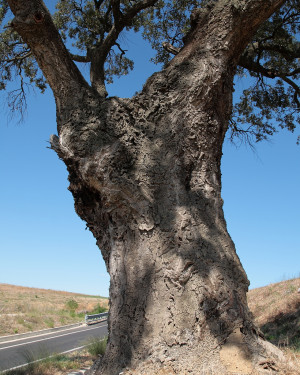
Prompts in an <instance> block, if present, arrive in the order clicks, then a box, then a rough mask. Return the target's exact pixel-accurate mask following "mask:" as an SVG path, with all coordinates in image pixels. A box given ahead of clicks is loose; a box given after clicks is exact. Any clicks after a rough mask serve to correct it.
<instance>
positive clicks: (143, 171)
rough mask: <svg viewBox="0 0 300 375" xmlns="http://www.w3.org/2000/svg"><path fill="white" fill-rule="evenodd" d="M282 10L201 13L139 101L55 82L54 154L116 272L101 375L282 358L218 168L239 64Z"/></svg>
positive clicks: (204, 369) (252, 6) (210, 368)
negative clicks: (251, 298) (265, 324)
mask: <svg viewBox="0 0 300 375" xmlns="http://www.w3.org/2000/svg"><path fill="white" fill-rule="evenodd" d="M15 2H16V1H11V3H15ZM282 3H283V1H282V0H281V1H279V0H278V1H275V0H273V1H266V0H257V1H234V0H232V1H227V0H226V1H219V2H217V4H216V5H215V6H214V7H213V9H212V10H207V11H206V12H195V14H194V29H193V31H192V32H191V33H190V34H189V36H188V37H187V39H186V44H185V47H184V48H183V50H182V51H181V52H180V53H179V54H178V55H177V56H176V57H175V58H174V59H173V60H172V62H171V63H170V64H169V66H168V67H166V68H165V69H164V70H163V71H162V72H160V73H156V74H154V75H153V76H152V77H151V78H150V79H149V80H148V81H147V83H146V84H145V87H144V89H143V91H142V92H141V93H140V94H138V95H136V96H135V97H134V98H132V99H119V98H108V99H103V98H101V97H100V96H98V95H97V94H96V93H95V92H94V91H93V90H92V89H90V88H88V87H87V85H85V84H82V83H81V79H77V78H76V79H74V80H72V77H71V76H73V77H75V76H76V75H77V74H78V72H77V71H76V67H75V66H72V67H69V68H68V69H69V71H70V70H71V71H74V72H73V73H72V74H71V75H69V76H67V77H66V75H65V72H64V71H62V72H61V73H60V72H59V69H58V71H56V72H55V74H56V75H57V74H60V77H61V79H60V78H58V80H59V81H60V86H59V87H58V86H57V85H56V81H55V80H57V77H56V78H55V77H54V75H53V81H51V77H52V76H51V75H48V80H49V82H50V84H51V85H52V86H54V87H53V91H54V92H55V96H56V100H57V106H58V107H57V108H58V112H57V119H58V129H59V138H58V137H56V136H53V137H52V140H51V143H52V148H53V149H55V150H56V152H57V153H58V155H59V156H60V158H62V159H63V160H64V162H65V163H66V165H67V167H68V170H69V173H70V175H69V180H70V190H71V192H72V193H73V195H74V199H75V208H76V211H77V213H78V214H79V216H80V217H81V218H82V219H83V220H85V221H86V222H87V225H88V227H89V228H90V230H91V231H92V233H93V234H94V236H95V238H96V239H97V244H98V246H99V248H100V249H101V252H102V254H103V258H104V260H105V262H106V266H107V270H108V272H109V274H110V276H111V285H110V315H109V340H108V347H107V351H106V354H105V356H104V358H103V361H102V363H101V365H100V368H99V370H98V372H97V374H102V375H116V374H118V373H119V372H121V371H125V373H131V370H132V369H136V372H134V373H135V374H148V375H150V374H159V373H161V374H173V373H176V374H185V373H189V374H211V373H216V374H217V373H221V374H226V373H230V372H236V373H239V374H246V373H251V371H252V369H253V368H254V367H253V366H258V364H259V362H260V361H262V362H264V363H266V357H268V356H269V355H271V354H272V355H274V354H275V350H274V349H271V348H267V345H266V344H265V343H264V341H263V340H262V339H261V338H260V337H259V335H258V333H257V330H256V329H255V327H254V325H253V323H252V318H251V314H250V313H249V311H248V307H247V301H246V292H247V290H248V284H249V283H248V280H247V277H246V274H245V272H244V270H243V268H242V266H241V263H240V261H239V258H238V256H237V254H236V251H235V247H234V244H233V242H232V240H231V238H230V236H229V234H228V232H227V228H226V222H225V220H224V214H223V209H222V205H223V201H222V198H221V172H220V163H221V155H222V144H223V140H224V136H225V133H226V130H227V126H228V120H229V117H230V114H231V98H232V90H233V76H234V73H235V68H236V65H237V61H238V58H239V56H240V54H241V52H242V51H243V49H244V48H245V46H246V44H247V43H248V42H249V41H250V40H251V37H252V36H253V33H254V32H255V31H256V29H257V27H258V25H259V24H260V23H261V22H262V21H263V20H264V19H266V18H267V17H268V16H269V15H271V14H272V12H274V10H275V9H276V8H277V7H278V6H279V5H280V4H282ZM15 27H16V29H17V28H18V24H16V25H15ZM18 31H19V32H20V33H22V30H21V29H20V27H19V30H18ZM26 35H27V34H26V33H25V34H24V36H23V37H24V38H25V40H26V41H28V43H29V44H30V36H28V35H27V39H26ZM32 48H33V50H34V49H38V47H37V45H34V46H32ZM45 48H47V44H44V45H43V50H42V52H40V54H41V55H42V54H45ZM51 48H53V46H51ZM48 53H50V51H49V52H48ZM60 53H62V52H60ZM63 53H65V52H63ZM36 55H38V52H36ZM43 63H44V60H42V62H41V63H40V65H41V66H42V68H43V69H44V72H45V75H47V69H51V65H50V64H49V65H47V66H44V65H43ZM62 64H63V62H62ZM70 77H71V78H70ZM70 80H71V82H72V85H70V86H69V87H68V88H69V90H68V89H67V87H66V84H67V82H69V81H70ZM64 82H65V83H64ZM74 82H76V84H74ZM63 83H64V85H65V86H63ZM78 88H79V89H78ZM277 355H278V353H277ZM263 359H264V360H263ZM126 369H127V370H126ZM164 371H165V372H164Z"/></svg>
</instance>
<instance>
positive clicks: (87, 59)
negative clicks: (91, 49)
mask: <svg viewBox="0 0 300 375" xmlns="http://www.w3.org/2000/svg"><path fill="white" fill-rule="evenodd" d="M70 56H71V58H72V60H73V61H76V62H81V63H88V62H91V59H90V57H88V56H81V55H76V54H74V53H70Z"/></svg>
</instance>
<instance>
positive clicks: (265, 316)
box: [248, 278, 300, 352]
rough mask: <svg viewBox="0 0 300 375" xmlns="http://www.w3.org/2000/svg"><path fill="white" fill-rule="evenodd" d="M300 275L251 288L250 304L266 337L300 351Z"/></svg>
mask: <svg viewBox="0 0 300 375" xmlns="http://www.w3.org/2000/svg"><path fill="white" fill-rule="evenodd" d="M299 288H300V278H296V279H292V280H287V281H282V282H279V283H276V284H270V285H268V286H265V287H262V288H257V289H253V290H250V291H249V293H248V303H249V307H250V309H251V311H252V312H253V315H254V317H255V321H256V324H257V325H258V326H259V327H260V329H261V330H262V332H263V333H264V334H265V337H266V338H267V339H268V340H269V341H271V342H272V343H273V344H276V345H278V346H280V347H287V348H291V349H295V350H296V351H298V352H299V351H300V293H298V289H299Z"/></svg>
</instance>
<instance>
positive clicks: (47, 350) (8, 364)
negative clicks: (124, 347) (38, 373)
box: [0, 321, 107, 371]
mask: <svg viewBox="0 0 300 375" xmlns="http://www.w3.org/2000/svg"><path fill="white" fill-rule="evenodd" d="M106 335H107V322H106V321H105V322H101V323H97V324H94V325H90V326H82V327H74V328H71V329H67V330H64V331H57V332H53V333H47V334H43V335H39V336H34V337H30V338H27V339H20V340H16V341H10V342H3V343H1V344H0V371H4V370H8V369H11V368H14V367H17V366H21V365H24V364H27V363H28V362H32V361H34V360H37V359H41V358H45V357H48V356H49V355H51V354H54V353H63V352H67V351H71V350H73V349H76V348H80V347H82V346H84V345H85V344H86V343H87V341H88V340H89V339H90V338H91V337H104V336H106Z"/></svg>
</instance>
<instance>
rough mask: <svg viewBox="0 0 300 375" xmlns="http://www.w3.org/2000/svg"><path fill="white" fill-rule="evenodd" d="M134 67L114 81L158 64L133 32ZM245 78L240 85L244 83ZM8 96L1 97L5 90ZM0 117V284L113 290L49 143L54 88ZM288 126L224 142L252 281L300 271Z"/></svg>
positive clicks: (140, 76)
mask: <svg viewBox="0 0 300 375" xmlns="http://www.w3.org/2000/svg"><path fill="white" fill-rule="evenodd" d="M126 43H127V48H128V50H129V52H128V53H129V56H130V55H131V56H133V57H134V59H135V70H134V72H133V73H132V74H131V75H130V76H127V77H123V78H122V79H118V80H116V81H115V83H114V84H113V85H110V86H109V87H108V90H109V94H110V95H118V96H123V97H128V96H132V95H133V94H134V93H135V92H136V91H137V90H139V89H141V87H142V84H143V83H144V81H145V80H146V78H147V77H148V76H149V75H150V74H151V73H152V72H153V71H154V70H157V69H158V67H156V66H153V65H152V64H150V63H149V62H148V60H149V58H150V57H151V55H152V51H151V49H150V48H149V47H148V46H147V45H145V43H144V42H143V41H142V40H141V39H140V38H138V37H137V36H136V35H134V34H129V35H128V36H126ZM246 85H247V83H246V82H241V83H239V85H238V90H237V91H239V90H240V89H242V88H243V87H246ZM2 99H4V98H3V97H2ZM2 104H3V107H2V115H1V122H0V170H1V185H0V189H1V190H0V192H1V194H0V252H1V258H0V259H1V261H0V283H1V282H2V283H9V284H16V285H24V286H31V287H40V288H46V289H56V290H66V291H72V292H80V293H87V294H96V295H103V296H108V288H109V276H108V274H107V272H106V269H105V265H104V262H103V260H102V257H101V253H100V251H99V249H98V248H97V247H96V244H95V239H94V238H93V236H92V234H91V233H90V232H89V231H88V230H85V223H84V222H83V221H81V220H80V219H79V217H78V216H77V215H76V213H75V211H74V206H73V198H72V196H71V193H70V192H69V191H68V190H67V187H68V181H67V172H66V168H65V166H64V164H63V163H62V162H61V161H60V160H59V159H58V158H57V156H56V154H55V153H54V152H53V151H52V150H50V149H48V148H47V146H48V139H49V136H50V134H53V133H56V122H55V105H54V99H53V96H52V94H51V92H50V90H48V91H47V92H46V94H45V95H40V94H38V93H36V94H32V95H30V97H29V107H28V113H27V115H26V116H25V121H24V122H23V123H22V124H20V125H17V124H16V121H11V122H8V120H7V110H6V108H5V102H4V100H2ZM297 135H298V134H297V133H296V134H294V135H293V134H289V133H288V132H287V131H282V132H281V133H279V134H278V135H276V136H274V137H273V138H272V140H271V142H264V143H261V144H258V145H257V147H256V150H255V152H253V151H252V150H251V149H250V148H249V147H247V146H241V147H239V148H236V147H235V146H233V145H231V144H230V143H229V142H226V143H225V146H224V156H223V160H222V175H223V192H222V195H223V199H224V202H225V203H224V211H225V217H226V220H227V225H228V229H229V233H230V234H231V236H232V238H233V240H234V242H235V244H236V248H237V252H238V254H239V256H240V258H241V261H242V263H243V265H244V268H245V270H246V272H247V274H248V277H249V280H250V282H251V286H250V287H251V288H255V287H259V286H263V285H266V284H269V283H271V282H277V281H280V280H282V279H284V278H290V277H294V276H299V274H300V236H299V233H300V220H299V212H300V197H299V191H300V162H299V160H300V158H299V156H300V146H297V145H296V137H297Z"/></svg>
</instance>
